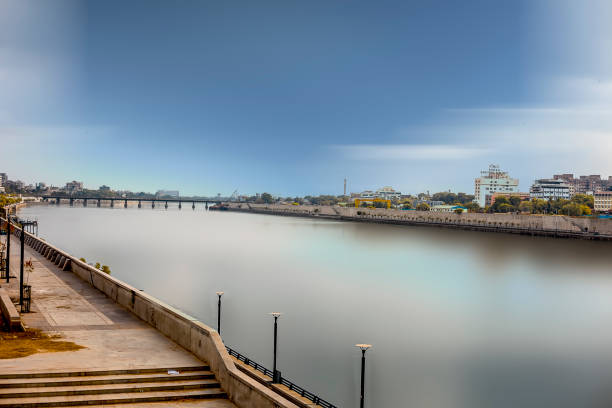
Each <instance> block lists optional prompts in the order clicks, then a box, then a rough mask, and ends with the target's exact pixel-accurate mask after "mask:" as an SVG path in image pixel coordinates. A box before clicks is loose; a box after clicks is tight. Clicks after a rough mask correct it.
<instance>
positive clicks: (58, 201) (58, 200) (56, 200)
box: [55, 197, 60, 205]
mask: <svg viewBox="0 0 612 408" xmlns="http://www.w3.org/2000/svg"><path fill="white" fill-rule="evenodd" d="M59 203H60V199H59V197H58V198H56V199H55V204H57V205H59Z"/></svg>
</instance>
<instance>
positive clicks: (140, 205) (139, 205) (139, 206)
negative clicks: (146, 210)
mask: <svg viewBox="0 0 612 408" xmlns="http://www.w3.org/2000/svg"><path fill="white" fill-rule="evenodd" d="M138 208H142V201H141V200H138Z"/></svg>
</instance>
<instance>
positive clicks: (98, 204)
mask: <svg viewBox="0 0 612 408" xmlns="http://www.w3.org/2000/svg"><path fill="white" fill-rule="evenodd" d="M96 205H97V206H98V207H100V205H102V203H100V199H99V198H98V203H97V204H96Z"/></svg>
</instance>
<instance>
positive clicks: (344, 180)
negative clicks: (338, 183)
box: [344, 177, 346, 197]
mask: <svg viewBox="0 0 612 408" xmlns="http://www.w3.org/2000/svg"><path fill="white" fill-rule="evenodd" d="M344 197H346V177H345V178H344Z"/></svg>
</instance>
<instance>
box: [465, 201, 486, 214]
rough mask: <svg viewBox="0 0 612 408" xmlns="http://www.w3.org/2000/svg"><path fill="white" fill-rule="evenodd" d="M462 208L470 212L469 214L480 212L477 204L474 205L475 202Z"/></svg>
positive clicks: (480, 209)
mask: <svg viewBox="0 0 612 408" xmlns="http://www.w3.org/2000/svg"><path fill="white" fill-rule="evenodd" d="M464 207H465V208H467V209H468V212H471V213H477V212H482V208H480V206H479V205H478V203H475V202H471V203H466V204H465V205H464Z"/></svg>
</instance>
